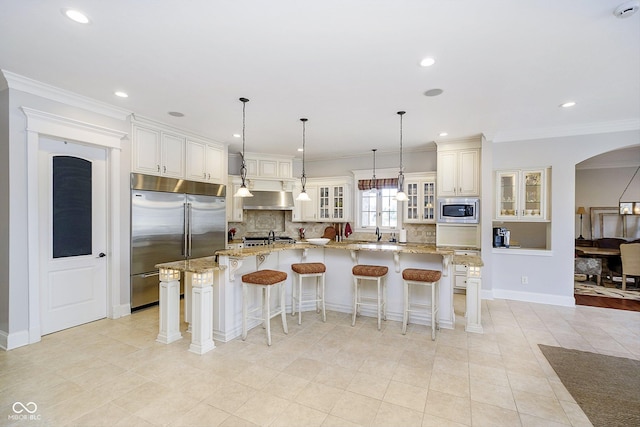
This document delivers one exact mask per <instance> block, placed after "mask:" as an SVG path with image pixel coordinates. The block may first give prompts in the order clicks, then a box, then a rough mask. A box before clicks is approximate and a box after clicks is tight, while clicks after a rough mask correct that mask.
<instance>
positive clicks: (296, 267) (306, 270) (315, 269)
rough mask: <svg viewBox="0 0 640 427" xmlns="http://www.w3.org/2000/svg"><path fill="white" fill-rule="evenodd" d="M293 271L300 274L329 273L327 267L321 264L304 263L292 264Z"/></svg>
mask: <svg viewBox="0 0 640 427" xmlns="http://www.w3.org/2000/svg"><path fill="white" fill-rule="evenodd" d="M291 269H292V270H293V271H295V272H296V273H298V274H318V273H324V272H325V271H327V267H325V265H324V264H323V263H321V262H303V263H299V264H291Z"/></svg>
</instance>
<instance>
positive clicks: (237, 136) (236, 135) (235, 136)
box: [233, 133, 242, 138]
mask: <svg viewBox="0 0 640 427" xmlns="http://www.w3.org/2000/svg"><path fill="white" fill-rule="evenodd" d="M241 136H242V135H240V134H239V133H234V134H233V137H234V138H240V137H241Z"/></svg>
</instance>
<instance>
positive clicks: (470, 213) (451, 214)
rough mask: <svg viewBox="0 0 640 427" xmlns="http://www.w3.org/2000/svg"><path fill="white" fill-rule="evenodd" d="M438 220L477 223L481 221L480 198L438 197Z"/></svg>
mask: <svg viewBox="0 0 640 427" xmlns="http://www.w3.org/2000/svg"><path fill="white" fill-rule="evenodd" d="M437 219H438V222H441V223H455V224H477V223H478V222H479V221H480V199H479V198H477V197H452V198H446V199H438V216H437Z"/></svg>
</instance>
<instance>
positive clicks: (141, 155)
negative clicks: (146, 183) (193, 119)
mask: <svg viewBox="0 0 640 427" xmlns="http://www.w3.org/2000/svg"><path fill="white" fill-rule="evenodd" d="M131 150H132V154H131V158H132V165H131V169H132V171H133V172H139V173H145V174H150V175H161V176H169V177H172V178H179V179H189V180H194V181H204V182H210V183H216V184H224V181H225V176H226V175H227V161H228V160H227V150H226V147H225V146H224V145H223V144H219V143H216V142H213V141H208V140H206V139H204V138H198V137H197V136H196V135H191V134H188V133H187V132H185V131H181V130H179V129H174V128H172V127H170V126H166V125H163V124H162V123H159V122H154V121H152V120H148V119H142V118H137V117H136V118H134V119H133V121H132V148H131Z"/></svg>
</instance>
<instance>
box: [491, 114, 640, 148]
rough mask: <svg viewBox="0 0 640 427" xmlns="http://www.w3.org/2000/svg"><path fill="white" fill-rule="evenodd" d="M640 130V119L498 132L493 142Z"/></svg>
mask: <svg viewBox="0 0 640 427" xmlns="http://www.w3.org/2000/svg"><path fill="white" fill-rule="evenodd" d="M639 129H640V119H623V120H613V121H609V122H598V123H587V124H583V125H577V126H557V127H550V128H540V129H520V130H513V131H498V132H496V133H495V135H494V136H493V139H492V142H494V143H501V142H514V141H528V140H533V139H548V138H561V137H567V136H578V135H594V134H599V133H613V132H624V131H630V130H639Z"/></svg>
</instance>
